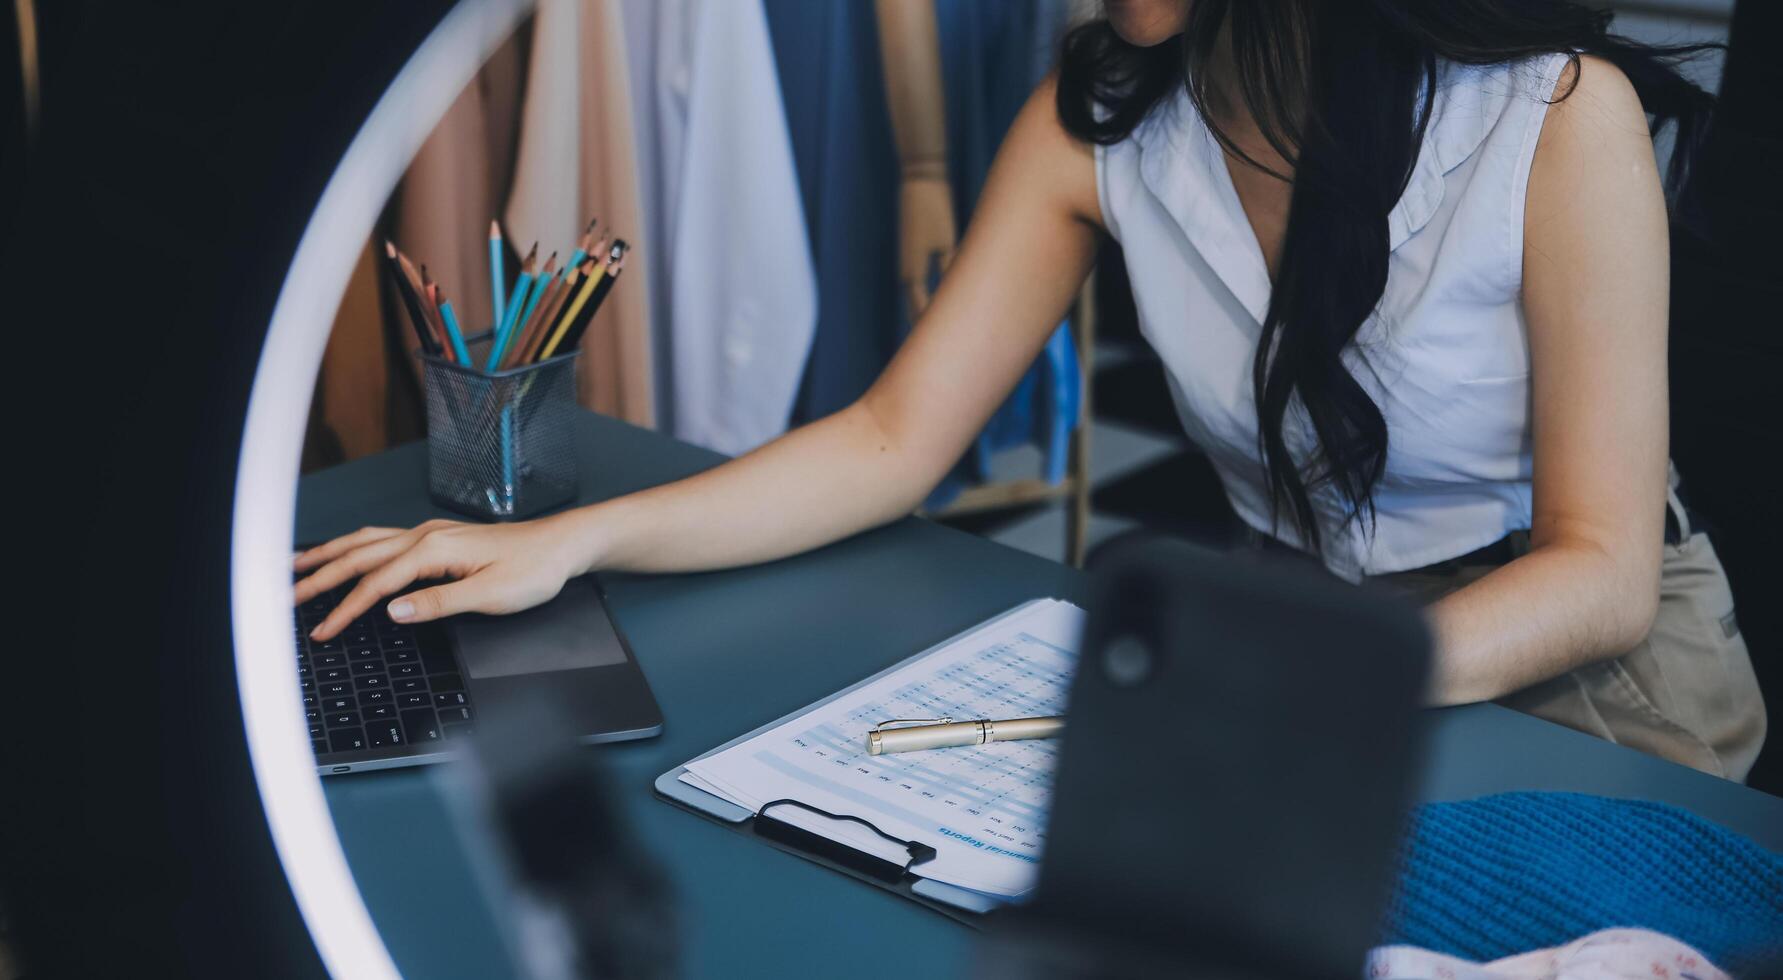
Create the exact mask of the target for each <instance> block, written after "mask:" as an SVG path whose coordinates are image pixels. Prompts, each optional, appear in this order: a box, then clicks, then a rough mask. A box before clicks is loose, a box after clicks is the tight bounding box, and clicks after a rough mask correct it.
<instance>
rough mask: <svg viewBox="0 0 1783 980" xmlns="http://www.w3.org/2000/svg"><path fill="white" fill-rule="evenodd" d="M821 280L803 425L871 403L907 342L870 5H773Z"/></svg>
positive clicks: (894, 169)
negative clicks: (865, 400) (873, 389)
mask: <svg viewBox="0 0 1783 980" xmlns="http://www.w3.org/2000/svg"><path fill="white" fill-rule="evenodd" d="M765 9H766V11H767V15H768V31H769V34H770V35H771V36H772V38H773V43H774V62H775V68H776V71H777V73H778V74H779V76H780V93H781V98H782V100H783V101H784V102H785V103H786V122H787V129H788V130H789V132H790V133H791V137H792V151H793V167H794V169H796V170H797V171H798V179H799V192H800V195H801V197H802V198H803V202H804V205H805V224H806V231H807V232H808V234H809V237H810V242H811V259H812V265H813V268H814V270H815V271H816V273H817V329H816V333H815V335H814V336H813V338H812V342H811V355H810V358H809V359H808V360H807V362H806V366H805V376H804V379H803V381H802V383H801V384H800V386H799V395H798V399H797V400H796V401H795V402H794V404H793V414H792V421H793V424H795V425H798V424H802V423H805V422H810V421H812V420H814V419H819V418H822V417H823V416H825V415H828V414H830V413H831V412H835V411H837V410H839V409H842V408H845V407H846V406H848V405H849V404H850V403H851V402H853V401H854V400H855V399H857V398H859V397H860V396H861V395H862V394H864V393H865V392H866V390H867V388H868V386H870V385H871V384H872V383H873V379H874V378H877V377H878V376H879V372H880V371H882V370H884V368H885V365H886V364H887V363H888V362H889V361H890V360H891V355H892V352H893V351H895V350H896V349H897V346H898V342H899V341H900V340H901V339H902V337H903V332H904V329H903V313H902V310H903V304H902V299H901V296H902V292H901V290H900V289H899V285H898V183H899V178H898V152H897V145H896V144H895V143H894V142H893V139H892V131H891V115H890V110H889V109H888V108H887V107H886V102H885V76H884V74H883V73H882V71H881V67H880V56H879V28H878V23H877V21H876V20H875V17H874V13H873V5H872V4H868V3H810V2H809V0H765Z"/></svg>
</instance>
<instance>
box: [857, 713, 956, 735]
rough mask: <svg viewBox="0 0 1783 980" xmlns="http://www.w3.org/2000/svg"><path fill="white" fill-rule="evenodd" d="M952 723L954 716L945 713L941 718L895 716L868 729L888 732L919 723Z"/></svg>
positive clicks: (913, 726) (911, 726)
mask: <svg viewBox="0 0 1783 980" xmlns="http://www.w3.org/2000/svg"><path fill="white" fill-rule="evenodd" d="M951 724H953V716H952V715H944V716H942V717H940V718H893V719H891V720H890V721H882V722H880V723H879V724H877V725H874V726H873V727H872V728H869V729H867V731H869V732H888V731H892V730H893V729H897V728H915V727H917V726H919V725H951Z"/></svg>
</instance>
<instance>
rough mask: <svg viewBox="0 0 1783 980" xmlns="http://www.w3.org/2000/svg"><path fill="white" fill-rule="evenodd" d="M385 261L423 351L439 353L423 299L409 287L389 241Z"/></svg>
mask: <svg viewBox="0 0 1783 980" xmlns="http://www.w3.org/2000/svg"><path fill="white" fill-rule="evenodd" d="M384 259H385V265H386V267H387V268H388V269H389V270H390V279H391V281H392V282H394V283H395V284H396V292H397V294H398V295H400V296H401V297H402V305H403V307H404V308H405V309H407V310H408V314H409V324H410V325H411V326H413V327H414V328H415V337H416V339H418V340H419V341H420V342H421V349H422V350H424V351H426V352H428V353H429V354H437V353H439V351H438V350H437V349H436V344H435V342H434V339H433V330H432V328H431V327H429V326H428V324H427V316H426V315H425V314H423V313H422V312H421V298H420V297H418V296H416V295H415V291H414V288H413V287H412V286H410V285H409V279H408V276H407V275H406V274H405V273H404V272H403V269H402V264H401V263H399V262H398V261H397V260H396V246H395V245H392V244H390V242H389V241H385V242H384Z"/></svg>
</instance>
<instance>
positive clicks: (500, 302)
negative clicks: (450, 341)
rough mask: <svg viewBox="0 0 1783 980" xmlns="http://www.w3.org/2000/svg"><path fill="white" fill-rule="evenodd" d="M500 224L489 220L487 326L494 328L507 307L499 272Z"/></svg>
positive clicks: (504, 286) (503, 284) (505, 287)
mask: <svg viewBox="0 0 1783 980" xmlns="http://www.w3.org/2000/svg"><path fill="white" fill-rule="evenodd" d="M501 248H502V245H501V226H500V225H498V224H496V223H495V222H494V221H493V220H491V221H490V222H489V288H490V290H491V292H490V294H489V295H490V297H491V306H490V309H491V310H492V311H493V312H491V313H490V314H489V326H490V328H491V329H494V327H495V325H496V324H497V323H498V322H499V321H500V320H501V314H502V311H503V310H505V309H507V295H508V294H507V292H506V290H507V283H504V282H502V274H501V264H502V263H501Z"/></svg>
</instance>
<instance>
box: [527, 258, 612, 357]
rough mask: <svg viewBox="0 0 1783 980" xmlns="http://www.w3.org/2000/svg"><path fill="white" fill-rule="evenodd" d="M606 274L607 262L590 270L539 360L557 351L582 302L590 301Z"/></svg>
mask: <svg viewBox="0 0 1783 980" xmlns="http://www.w3.org/2000/svg"><path fill="white" fill-rule="evenodd" d="M593 264H594V260H593V259H589V260H588V265H593ZM606 274H607V266H606V264H605V263H602V264H601V266H600V268H598V269H591V270H590V271H589V273H588V278H587V279H586V280H584V281H583V283H582V288H581V289H579V290H577V291H576V301H575V302H574V303H571V304H570V306H569V309H567V310H564V311H563V319H561V320H559V321H557V329H556V330H553V331H552V332H551V339H550V340H547V341H545V346H544V347H543V348H541V349H540V350H539V360H541V361H543V360H548V359H550V357H551V355H552V354H554V353H556V351H557V345H558V343H559V342H561V341H562V340H563V335H564V334H565V333H567V332H568V331H569V329H570V324H571V323H573V322H575V319H576V314H578V313H580V312H582V304H584V303H586V302H588V297H590V296H592V295H594V284H595V283H597V282H600V281H601V277H602V276H604V275H606Z"/></svg>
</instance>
